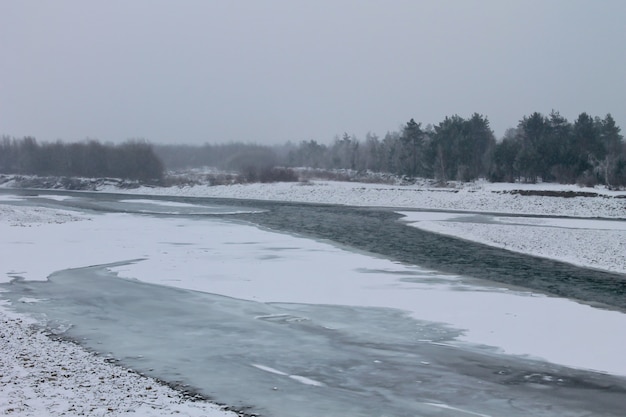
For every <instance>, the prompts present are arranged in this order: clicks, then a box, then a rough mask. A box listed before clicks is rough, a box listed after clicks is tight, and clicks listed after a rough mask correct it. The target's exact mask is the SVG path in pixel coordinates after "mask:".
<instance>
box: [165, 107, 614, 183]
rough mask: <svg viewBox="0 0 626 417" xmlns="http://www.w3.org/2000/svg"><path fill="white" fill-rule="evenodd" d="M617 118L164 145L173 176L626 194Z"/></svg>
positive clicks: (466, 122) (535, 118) (410, 125)
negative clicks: (339, 175) (472, 184)
mask: <svg viewBox="0 0 626 417" xmlns="http://www.w3.org/2000/svg"><path fill="white" fill-rule="evenodd" d="M620 131H621V129H620V128H619V126H617V125H616V123H615V120H614V119H613V117H612V116H611V115H610V114H608V115H606V116H605V117H604V118H600V117H591V116H589V115H588V114H587V113H581V114H580V115H579V116H578V118H577V119H576V120H575V121H574V123H571V122H569V121H568V120H567V119H565V118H564V117H563V116H561V115H560V114H559V113H558V112H556V111H552V112H551V113H550V114H549V115H548V116H544V115H542V114H541V113H537V112H535V113H532V114H531V115H530V116H524V117H523V118H522V120H520V121H519V123H518V125H517V126H516V127H515V128H512V129H509V130H508V131H507V132H506V133H505V135H504V137H503V138H502V139H501V140H500V141H496V138H495V135H494V133H493V131H492V130H491V128H490V125H489V120H488V119H487V117H485V116H483V115H480V114H477V113H475V114H473V115H472V116H471V117H469V118H463V117H460V116H458V115H454V116H450V117H446V118H445V119H444V120H443V121H441V122H440V123H438V124H437V125H426V126H425V127H423V126H422V123H418V122H416V121H415V120H414V119H411V120H409V121H408V122H407V123H406V124H405V125H404V126H403V127H402V129H401V130H400V131H395V132H388V133H387V134H386V135H385V136H384V137H383V138H382V139H381V138H379V137H378V136H377V135H375V134H371V133H369V134H367V135H366V136H365V138H364V140H359V139H358V138H356V137H355V136H354V135H348V134H347V133H344V134H343V136H341V137H337V138H335V140H334V141H333V142H332V143H331V144H330V145H326V144H323V143H319V142H317V141H315V140H309V141H302V142H300V143H297V144H294V143H287V144H284V145H277V146H261V145H248V144H243V143H231V144H221V145H210V144H205V145H202V146H180V145H165V146H163V145H161V146H156V147H155V152H156V153H157V154H158V155H159V156H160V157H161V158H162V160H163V161H164V163H165V165H166V166H167V167H168V168H172V169H183V168H190V167H201V166H212V167H217V168H220V169H224V170H234V171H239V172H241V171H246V170H247V171H254V170H260V169H263V168H264V167H267V166H275V165H279V166H282V167H311V168H321V169H350V170H355V171H373V172H384V173H391V174H396V175H400V176H405V177H411V178H415V177H423V178H433V179H436V180H438V181H441V182H446V181H451V180H456V181H472V180H475V179H478V178H487V179H489V180H491V181H498V182H503V181H506V182H514V181H525V182H537V181H539V180H541V181H544V182H559V183H570V184H571V183H581V184H585V185H595V184H606V185H608V186H616V187H623V186H626V147H625V144H624V142H623V136H622V135H621V133H620Z"/></svg>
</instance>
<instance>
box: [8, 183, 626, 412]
mask: <svg viewBox="0 0 626 417" xmlns="http://www.w3.org/2000/svg"><path fill="white" fill-rule="evenodd" d="M509 187H511V186H509ZM525 187H526V188H533V187H535V188H537V187H541V186H525ZM513 188H515V189H520V188H522V186H521V185H517V186H514V187H513ZM561 188H562V187H561ZM561 188H559V189H561ZM544 189H545V187H544ZM550 189H554V188H553V187H552V186H550ZM572 190H573V191H581V189H579V188H573V189H572ZM110 191H113V190H110ZM114 191H116V192H119V190H114ZM506 191H507V190H506V189H504V188H503V186H502V185H493V184H474V185H472V186H468V187H465V188H462V189H458V190H452V189H437V188H427V187H421V188H420V187H417V186H415V187H399V186H385V185H367V184H355V183H330V182H321V183H311V184H308V185H301V184H296V183H285V184H272V185H267V184H255V185H243V186H219V187H203V186H201V187H194V188H183V189H179V188H166V189H165V188H164V189H154V188H145V189H140V190H133V191H132V192H134V193H137V194H161V195H163V194H166V195H167V194H169V195H188V196H214V197H231V198H253V199H271V200H284V201H307V202H323V203H334V204H351V205H367V206H387V207H398V208H404V209H408V208H415V209H430V210H445V211H448V212H447V213H440V212H409V211H405V210H399V211H402V212H403V214H404V215H405V216H406V218H405V220H406V221H407V222H409V223H410V224H411V225H414V226H416V227H421V228H424V229H428V230H432V231H436V232H440V233H445V234H450V235H455V236H459V237H462V238H464V239H468V240H475V241H479V242H483V243H486V244H491V245H494V246H501V247H505V248H507V249H510V250H515V251H519V252H523V253H530V254H535V255H539V256H546V257H551V258H555V259H560V260H565V261H568V262H572V263H577V264H580V265H585V266H590V267H594V268H599V269H606V270H611V271H616V272H619V273H625V272H626V261H625V257H626V256H625V255H624V254H625V253H626V221H625V220H624V219H626V199H624V198H617V197H618V196H620V195H624V194H626V193H614V192H608V191H599V190H586V191H592V192H596V193H599V194H601V196H598V197H575V198H567V199H565V198H561V197H545V196H544V197H538V196H537V197H535V196H522V195H519V194H510V193H508V192H506ZM49 198H52V199H55V198H56V199H63V198H67V197H63V196H56V197H55V196H51V197H49ZM20 199H21V197H17V196H11V195H0V236H2V238H1V239H0V253H4V254H10V255H11V256H10V257H9V259H6V260H3V262H2V270H0V274H1V275H0V281H7V280H9V279H11V278H13V277H17V276H19V277H24V278H25V279H29V280H30V279H36V280H44V279H46V277H47V276H48V275H49V274H50V273H52V272H54V271H56V270H60V269H67V268H73V267H82V266H88V265H96V264H105V263H110V262H116V261H120V260H130V259H141V261H138V262H135V263H132V264H129V265H126V266H122V267H117V268H115V269H114V270H115V271H116V272H117V273H118V274H119V275H120V276H122V277H126V278H132V279H141V280H147V281H148V282H153V283H158V284H163V285H170V286H176V287H181V288H188V289H194V290H199V291H207V292H212V293H216V294H222V295H228V296H232V297H237V298H242V299H249V300H255V301H261V302H267V301H281V302H295V303H336V304H340V305H359V306H380V307H393V308H400V309H404V310H406V311H410V312H411V313H412V314H413V315H414V316H415V317H418V318H424V317H427V318H428V320H432V321H436V322H441V323H447V324H448V325H450V326H452V327H455V328H459V329H462V330H463V331H464V335H463V336H462V337H461V338H460V339H459V342H462V343H472V344H484V345H488V346H493V347H496V348H499V349H501V350H503V351H505V352H507V353H510V354H520V355H530V356H533V357H539V358H543V359H546V360H548V361H552V362H554V363H558V364H564V365H568V366H574V367H581V368H586V369H594V370H599V371H602V372H607V373H612V374H616V375H626V360H625V359H624V358H623V355H622V352H621V351H622V347H623V346H625V345H626V335H624V334H623V332H619V331H615V329H623V328H626V315H624V314H622V313H619V312H615V311H606V310H600V309H596V308H592V307H589V306H586V305H582V304H578V303H575V302H572V301H569V300H564V299H559V298H553V297H546V296H541V295H537V294H533V293H530V292H518V291H511V290H506V289H503V288H500V287H498V286H494V287H483V286H476V285H473V284H471V283H469V284H468V283H467V282H465V280H463V279H462V278H460V277H454V276H441V275H438V274H436V273H434V272H432V271H424V270H422V269H420V268H418V267H414V266H410V265H400V264H397V263H394V262H391V261H387V260H384V259H379V258H373V257H370V256H366V255H363V254H356V253H352V252H349V251H346V250H343V249H339V248H337V247H335V246H332V245H329V244H326V243H321V242H314V241H310V240H307V239H302V238H298V237H293V236H288V235H283V234H277V233H272V232H268V231H263V230H260V229H258V228H255V227H252V226H246V225H236V226H234V225H233V224H230V223H225V222H223V221H217V220H216V221H214V222H213V221H212V222H202V223H197V222H193V221H190V220H185V219H156V218H152V217H145V216H135V215H126V214H115V215H113V214H108V215H90V216H86V215H82V214H77V213H75V212H70V211H63V210H55V209H47V208H42V207H36V206H19V207H17V206H13V205H10V203H11V202H12V201H16V200H20ZM3 202H6V203H7V204H3ZM143 204H148V205H149V204H150V201H149V200H143ZM159 204H160V205H164V204H165V205H168V204H169V203H168V202H160V203H159ZM154 205H155V206H157V205H156V204H154ZM177 205H178V206H180V203H175V202H171V204H170V206H171V207H177ZM464 210H467V211H481V212H486V213H496V212H497V213H507V214H511V215H519V214H549V215H562V216H577V217H584V218H587V219H537V218H529V217H523V218H517V217H515V218H509V217H506V218H498V219H494V220H493V222H489V223H480V222H479V223H476V222H472V221H470V220H471V219H468V217H470V216H469V215H467V214H462V213H458V211H464ZM449 211H457V212H456V213H450V212H449ZM596 217H604V218H610V219H613V220H611V221H606V220H597V219H594V218H596ZM93 236H97V237H98V239H97V240H96V239H93ZM164 236H165V237H166V238H164ZM103 242H107V244H106V245H103V244H102V243H103ZM276 248H283V249H284V250H285V251H286V253H284V254H282V253H280V252H278V253H277V251H276ZM285 248H287V249H285ZM283 249H281V250H283ZM34 259H36V262H34V261H33V260H34ZM259 260H263V262H259ZM207 262H210V263H211V265H214V266H215V265H217V266H219V268H217V272H216V273H214V274H212V275H211V277H210V279H207V274H206V272H204V270H205V268H204V265H206V263H207ZM365 270H367V271H368V272H367V273H366V272H364V271H365ZM294 271H298V276H299V279H298V280H293V279H292V277H293V276H294ZM371 271H378V272H377V273H372V272H371ZM402 274H404V275H407V276H417V277H420V276H421V277H424V278H425V279H424V282H422V283H419V282H415V281H411V282H407V281H400V280H398V276H402ZM319 277H334V278H333V279H332V280H320V279H319ZM337 277H339V279H337ZM36 301H37V300H26V299H25V300H23V302H36ZM449 305H455V306H457V308H455V309H449V308H446V307H445V306H449ZM442 306H443V307H442ZM9 307H10V306H6V305H4V306H0V319H1V320H2V321H3V327H2V335H1V336H2V337H0V352H1V353H0V374H1V375H2V377H0V384H1V387H2V389H1V392H0V412H2V413H4V414H13V415H24V416H31V415H32V416H38V415H62V414H63V413H69V414H80V412H85V413H86V414H88V415H104V414H106V415H150V416H152V415H154V416H161V415H171V414H174V413H177V412H178V413H181V414H182V415H198V416H199V415H208V416H218V415H220V416H221V415H229V414H228V412H226V411H223V410H220V409H219V407H216V406H212V405H210V404H205V403H203V402H191V401H189V400H184V399H183V398H182V397H181V396H180V394H178V393H177V392H174V391H172V390H171V389H169V388H167V387H162V386H160V385H158V384H157V383H155V381H152V380H150V379H147V378H144V377H141V376H139V375H137V374H134V373H129V372H125V371H124V370H121V369H120V368H119V367H115V366H113V365H110V364H108V363H106V362H105V361H104V360H103V359H102V358H100V357H98V356H96V355H93V354H88V353H86V352H84V351H83V350H82V349H80V348H79V347H77V346H75V345H73V344H69V343H65V342H61V341H54V340H51V339H50V338H48V337H47V336H45V335H44V334H43V333H42V332H41V331H40V330H36V329H35V328H33V327H30V326H29V325H28V324H29V322H30V319H28V318H26V317H20V316H16V315H15V314H14V313H13V312H12V311H11V310H10V309H9ZM556 328H558V329H559V331H558V333H555V332H554V329H556ZM63 368H66V369H63ZM96 386H97V387H98V389H94V387H96ZM44 390H45V392H44Z"/></svg>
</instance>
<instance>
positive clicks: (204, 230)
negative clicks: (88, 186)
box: [0, 194, 626, 417]
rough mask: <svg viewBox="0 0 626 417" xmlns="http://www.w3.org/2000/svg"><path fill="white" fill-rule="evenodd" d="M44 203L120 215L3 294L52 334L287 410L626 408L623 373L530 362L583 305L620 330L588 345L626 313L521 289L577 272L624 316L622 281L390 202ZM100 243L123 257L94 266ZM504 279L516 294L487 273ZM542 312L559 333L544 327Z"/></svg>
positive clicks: (142, 367)
mask: <svg viewBox="0 0 626 417" xmlns="http://www.w3.org/2000/svg"><path fill="white" fill-rule="evenodd" d="M43 197H44V198H29V199H25V200H20V201H17V202H16V203H15V204H17V205H18V206H19V205H20V204H23V205H45V206H49V207H66V208H73V209H78V210H81V211H83V212H86V213H115V214H103V216H114V217H112V218H110V220H107V222H103V223H102V225H101V226H98V225H97V224H94V225H90V226H89V227H91V229H81V227H83V228H84V227H87V226H79V225H76V226H75V227H76V228H77V229H76V234H72V235H71V236H70V237H69V238H68V239H66V240H65V246H64V249H63V250H68V251H72V250H75V251H80V250H84V251H85V255H84V259H85V262H87V264H81V263H80V262H78V263H76V262H74V263H72V264H71V265H69V264H68V265H67V268H70V269H64V270H63V269H62V270H59V271H57V272H55V273H54V274H52V275H51V276H50V277H49V280H48V281H35V280H30V279H28V276H26V277H25V278H26V279H17V280H15V281H13V282H12V283H11V284H4V285H3V288H4V289H5V290H7V292H3V293H0V296H1V297H2V298H6V299H9V300H11V301H12V305H14V306H15V308H16V309H18V310H20V311H24V312H29V313H32V314H35V315H36V316H37V317H40V318H42V319H43V321H44V322H45V323H46V325H47V326H49V327H50V329H51V330H52V331H53V332H57V333H59V334H62V335H63V336H64V337H68V338H71V339H73V340H76V341H78V342H79V343H80V344H82V345H84V346H86V347H88V348H90V349H93V350H95V351H97V352H100V353H101V354H103V355H110V356H111V358H112V360H117V361H119V362H121V363H122V364H123V365H125V366H128V367H131V368H133V369H135V370H138V371H140V372H143V373H146V374H147V375H150V376H153V377H156V378H159V379H161V380H164V381H167V382H168V383H171V384H175V385H178V386H184V387H188V388H189V389H192V390H195V391H197V392H198V393H199V394H201V395H203V396H205V397H207V398H210V399H213V400H214V401H217V402H219V403H226V404H229V405H232V406H234V407H235V408H239V409H245V410H246V411H247V412H248V413H251V414H252V413H254V414H259V415H265V416H275V417H282V416H294V415H297V416H320V415H327V416H331V415H350V416H476V415H478V416H500V415H507V416H528V415H535V416H581V417H582V416H585V415H590V414H591V415H594V416H620V415H622V414H623V410H624V408H625V407H626V381H625V380H624V378H622V377H619V376H611V375H608V374H606V373H599V372H592V371H585V370H580V369H575V368H572V367H568V366H565V365H564V364H563V363H561V362H566V361H559V360H555V361H545V360H540V359H532V358H531V357H529V356H528V354H533V353H535V351H533V349H534V348H535V347H536V346H540V345H541V344H542V343H544V342H546V341H543V340H539V337H544V338H549V337H550V335H549V334H548V333H549V332H550V331H553V332H554V333H558V332H560V331H561V330H563V332H564V333H563V334H564V335H569V334H570V333H569V332H571V329H560V328H558V327H556V326H558V325H559V322H558V321H554V322H553V321H551V318H550V317H548V315H550V314H554V315H557V316H558V315H559V314H566V313H567V314H572V317H571V319H572V320H574V319H575V318H577V317H578V316H576V314H578V313H579V312H580V313H581V314H583V315H584V317H585V318H587V319H589V323H576V324H575V327H577V328H578V331H579V332H589V338H588V339H593V338H594V337H596V336H595V335H594V334H592V333H591V332H592V331H593V328H594V327H598V326H597V325H596V324H597V323H604V324H605V325H606V326H607V327H609V328H608V329H607V331H606V332H604V333H607V334H606V335H605V334H604V333H602V334H601V335H600V336H598V337H606V338H607V339H606V340H598V341H597V343H594V342H593V340H591V341H589V340H588V339H587V342H586V344H585V345H584V346H583V348H585V349H594V348H597V349H601V348H603V347H602V345H607V344H610V343H619V342H620V341H623V337H622V338H621V339H620V337H621V336H619V334H623V331H622V330H623V327H621V328H619V327H617V328H610V327H611V326H619V325H621V324H623V323H624V321H623V317H622V316H623V314H621V313H619V312H615V311H608V310H600V309H594V308H591V307H588V306H585V305H581V304H578V303H573V302H571V301H567V300H564V299H553V298H550V297H545V296H540V295H537V294H535V295H533V294H532V293H526V292H524V291H523V290H520V289H516V288H514V287H511V286H510V285H511V284H520V283H521V282H518V281H516V280H522V279H523V278H524V277H531V276H532V277H533V282H532V283H531V284H532V285H530V286H534V287H535V288H536V289H537V290H541V289H542V286H546V287H545V288H546V291H547V292H550V293H552V294H562V293H563V291H568V289H567V287H568V286H569V283H571V282H572V281H571V280H575V281H576V282H581V283H583V284H584V285H589V286H590V287H589V290H588V291H587V290H585V287H584V286H583V288H582V289H581V288H580V286H578V285H577V290H576V291H577V292H576V294H574V295H572V296H576V295H578V298H580V299H584V300H586V301H589V302H595V303H598V302H605V303H607V304H609V305H613V306H614V307H616V308H618V309H619V308H622V307H623V306H621V305H619V299H620V297H615V299H617V300H618V301H614V299H613V298H612V297H613V296H612V294H613V293H615V291H611V290H607V291H605V290H604V287H605V286H606V285H608V284H606V282H614V281H615V280H612V279H611V278H612V275H611V274H604V273H600V272H596V271H586V270H582V269H579V268H575V267H571V266H567V265H563V264H559V263H556V262H550V261H541V262H539V263H538V261H537V260H536V259H534V258H528V257H524V256H521V255H510V254H508V253H506V252H504V251H497V250H492V249H489V248H485V247H482V246H480V245H472V244H470V243H468V242H462V244H459V243H458V241H456V240H455V239H451V238H444V237H441V236H437V235H432V234H429V233H425V232H421V231H417V230H414V229H412V228H409V227H408V226H406V225H404V224H402V223H400V222H398V221H397V218H398V216H397V215H395V214H394V213H392V212H389V211H385V210H367V209H360V210H355V209H350V208H345V207H332V206H331V207H327V206H311V205H296V204H291V205H280V204H275V203H261V202H247V203H241V202H239V203H237V202H227V204H225V205H219V204H217V203H216V201H214V200H213V201H208V200H207V201H201V200H193V202H191V201H184V200H182V199H181V200H177V201H169V202H167V201H162V200H150V199H145V197H144V198H143V199H136V200H132V199H130V200H129V197H128V196H125V197H119V196H103V195H96V196H92V195H87V194H84V195H82V196H81V197H76V196H75V197H70V198H45V195H44V196H43ZM120 213H126V214H120ZM140 213H142V214H140ZM107 218H108V217H107ZM244 221H245V222H252V223H255V224H259V225H262V226H263V227H264V228H271V229H272V230H280V231H283V232H289V233H297V234H300V235H305V236H308V237H309V238H306V239H305V238H302V237H298V236H292V235H291V234H289V235H285V234H277V233H275V232H273V231H271V230H266V229H259V228H258V227H254V226H250V225H249V224H248V223H244ZM477 221H478V220H477ZM94 222H96V221H94ZM77 223H80V222H77ZM96 226H97V227H96ZM81 231H82V233H83V234H80V235H79V232H81ZM89 232H91V233H93V235H92V236H91V237H89V236H87V237H86V236H85V235H84V233H89ZM124 233H128V234H129V236H127V237H123V236H122V235H124ZM25 235H26V232H25ZM114 237H115V238H114ZM310 238H315V239H327V240H328V241H329V242H328V243H324V242H319V241H317V240H311V239H310ZM27 240H28V238H27V237H24V242H21V243H27ZM72 241H73V242H75V244H76V246H72V243H71V242H72ZM92 241H95V244H94V243H90V242H92ZM330 242H337V243H339V244H341V245H344V246H342V247H339V248H338V247H337V246H336V245H335V244H329V243H330ZM89 245H92V246H91V248H98V247H102V248H103V251H104V246H106V245H117V246H118V247H119V252H115V253H114V254H111V256H109V257H105V256H103V257H102V259H103V260H104V259H106V262H101V263H92V262H91V258H89V261H88V260H87V258H88V257H89V256H94V255H93V254H91V252H89V250H90V246H89ZM142 245H144V246H143V247H142ZM152 249H154V250H152ZM57 250H62V249H61V248H58V247H57ZM92 251H93V250H92ZM362 251H368V252H362ZM120 254H125V255H126V256H125V257H122V255H120ZM372 254H379V256H381V257H378V258H376V257H374V256H373V255H372ZM76 256H77V257H79V258H80V257H81V255H80V253H78V252H77V253H76ZM385 258H391V259H395V260H396V261H403V262H405V263H403V264H398V263H397V262H391V261H389V260H387V259H385ZM94 265H95V266H94ZM150 265H151V267H150ZM164 271H166V272H167V273H164ZM498 274H500V275H502V277H497V278H499V279H498V280H499V281H503V282H507V286H506V287H502V285H500V286H490V285H489V284H488V283H487V282H486V281H483V280H484V279H491V278H494V276H495V275H498ZM157 275H159V276H161V278H158V277H157ZM15 276H16V277H18V276H19V274H18V273H17V272H16V273H15ZM548 276H552V277H557V278H558V279H556V280H548V279H547V277H548ZM120 277H124V278H120ZM126 278H135V279H126ZM157 278H158V279H157ZM476 278H479V279H476ZM563 280H565V283H564V282H563ZM568 280H570V281H568ZM589 283H590V284H589ZM614 285H615V284H614ZM180 287H184V288H180ZM616 288H617V290H619V288H621V287H620V285H619V284H616V285H615V286H614V288H613V290H615V289H616ZM604 292H606V296H603V294H604ZM588 294H589V297H588V298H585V297H587V295H588ZM621 298H623V296H622V297H621ZM530 309H535V310H536V311H535V314H538V315H539V316H540V315H541V314H545V317H544V318H545V321H546V323H548V324H549V325H550V326H552V327H548V328H547V330H546V329H544V331H543V333H539V334H535V333H532V332H531V326H530V325H529V324H528V323H532V320H533V318H536V317H537V316H536V315H535V316H534V315H532V314H528V315H527V316H526V317H525V318H524V314H527V313H528V310H530ZM513 315H515V317H513ZM561 319H563V317H561ZM507 320H508V321H507ZM476 323H482V324H483V326H482V327H481V326H478V325H477V324H476ZM541 325H542V324H541V323H536V326H534V327H537V328H540V327H541ZM498 326H501V327H502V328H499V327H498ZM515 326H518V327H517V328H515ZM562 326H563V327H569V324H567V325H566V324H562ZM586 326H587V327H586ZM566 330H567V331H566ZM489 332H491V333H492V334H493V333H495V334H496V336H497V335H498V334H499V335H500V337H501V340H505V341H510V339H511V337H510V334H515V333H516V332H517V337H518V338H519V339H520V340H525V341H526V343H528V341H529V340H530V343H528V345H529V346H530V347H528V348H527V349H528V352H526V351H523V349H522V351H520V352H516V351H515V349H514V346H513V345H511V346H509V345H506V344H505V343H500V342H499V340H500V339H497V337H496V338H493V339H490V337H492V336H491V335H490V334H489ZM507 332H510V333H507ZM574 333H576V332H574ZM611 333H618V336H616V338H615V339H611V337H613V336H611ZM494 337H495V336H494ZM553 337H554V336H553ZM533 338H537V340H533ZM557 338H558V337H557ZM580 339H581V340H585V339H586V338H585V337H584V335H583V336H582V337H581V338H580ZM621 346H623V344H621V345H620V346H617V349H621ZM568 348H571V350H576V349H577V347H576V346H573V345H572V346H568V345H567V343H566V344H565V345H564V346H563V350H567V349H568ZM520 349H521V348H520ZM537 349H539V348H537ZM505 351H506V352H505ZM537 352H543V351H540V350H537ZM511 353H516V354H511ZM520 353H526V354H527V355H520ZM597 355H602V351H601V350H598V352H597ZM563 356H567V352H563ZM590 356H594V354H593V353H592V354H590ZM549 359H550V358H549ZM559 363H560V364H559ZM590 367H593V366H592V365H590ZM598 368H599V366H598ZM599 370H603V369H599Z"/></svg>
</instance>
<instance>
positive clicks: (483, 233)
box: [399, 211, 626, 274]
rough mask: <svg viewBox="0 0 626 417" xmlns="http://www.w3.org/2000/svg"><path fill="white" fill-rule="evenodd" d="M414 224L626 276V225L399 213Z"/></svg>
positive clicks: (580, 221) (446, 233)
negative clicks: (478, 218) (480, 218)
mask: <svg viewBox="0 0 626 417" xmlns="http://www.w3.org/2000/svg"><path fill="white" fill-rule="evenodd" d="M399 213H400V214H402V215H404V216H405V218H404V219H403V220H404V221H406V222H408V223H409V224H410V225H411V226H414V227H417V228H420V229H422V230H427V231H431V232H435V233H441V234H445V235H449V236H453V237H457V238H461V239H466V240H471V241H473V242H479V243H483V244H485V245H490V246H495V247H499V248H503V249H507V250H510V251H514V252H519V253H524V254H527V255H532V256H538V257H543V258H550V259H555V260H558V261H562V262H567V263H571V264H574V265H578V266H582V267H585V268H595V269H601V270H605V271H611V272H617V273H620V274H626V221H614V220H613V221H605V220H591V219H589V220H584V219H545V218H544V219H540V218H530V217H491V218H488V219H489V220H490V222H489V223H484V222H479V221H472V220H471V219H472V216H471V215H465V214H450V213H440V212H439V213H429V212H413V211H403V212H399Z"/></svg>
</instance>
